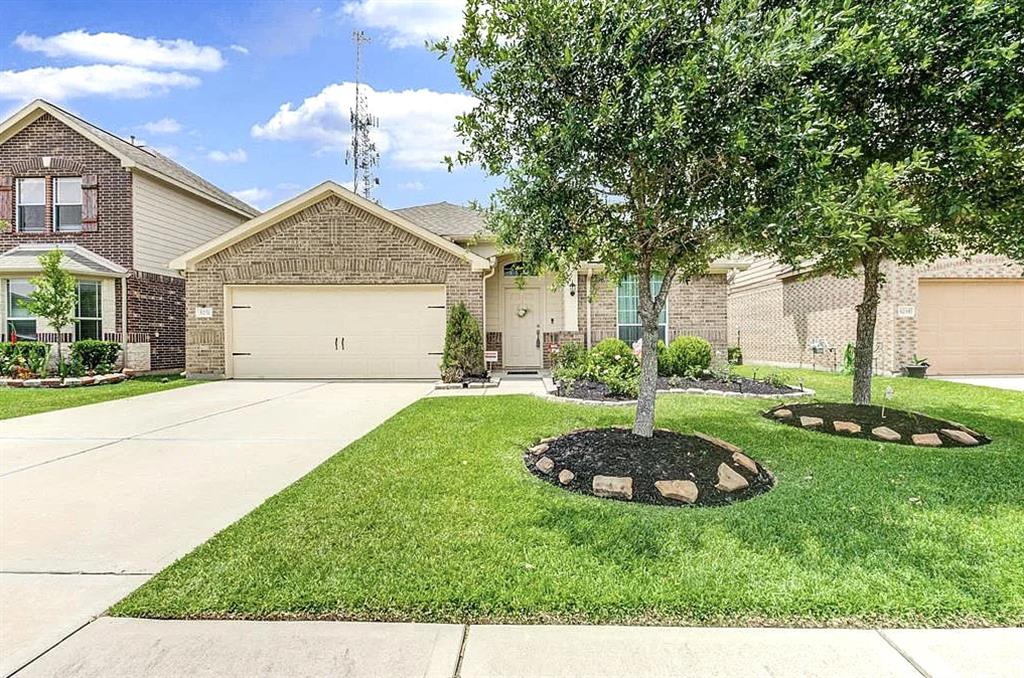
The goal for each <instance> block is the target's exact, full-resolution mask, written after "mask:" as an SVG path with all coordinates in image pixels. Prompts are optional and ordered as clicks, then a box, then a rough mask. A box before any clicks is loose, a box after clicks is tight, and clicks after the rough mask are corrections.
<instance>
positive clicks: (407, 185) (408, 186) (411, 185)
mask: <svg viewBox="0 0 1024 678" xmlns="http://www.w3.org/2000/svg"><path fill="white" fill-rule="evenodd" d="M398 187H399V188H401V189H403V190H406V191H422V190H423V189H424V186H423V182H422V181H406V182H404V183H401V184H398Z"/></svg>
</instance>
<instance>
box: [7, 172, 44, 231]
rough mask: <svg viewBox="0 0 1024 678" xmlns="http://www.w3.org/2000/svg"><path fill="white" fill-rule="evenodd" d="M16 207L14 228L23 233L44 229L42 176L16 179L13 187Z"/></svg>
mask: <svg viewBox="0 0 1024 678" xmlns="http://www.w3.org/2000/svg"><path fill="white" fill-rule="evenodd" d="M15 196H16V197H17V200H18V207H17V209H16V210H15V214H14V222H15V224H14V225H15V228H16V229H17V230H19V231H22V232H25V233H40V232H42V231H45V230H46V180H45V179H42V178H32V179H18V183H17V186H16V189H15Z"/></svg>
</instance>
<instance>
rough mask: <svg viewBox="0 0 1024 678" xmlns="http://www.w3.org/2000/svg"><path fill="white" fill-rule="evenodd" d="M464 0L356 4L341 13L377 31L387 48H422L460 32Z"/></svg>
mask: <svg viewBox="0 0 1024 678" xmlns="http://www.w3.org/2000/svg"><path fill="white" fill-rule="evenodd" d="M464 6H465V2H464V1H463V0H358V1H357V2H348V3H345V6H344V7H343V11H344V12H345V13H346V14H348V15H350V16H352V17H353V18H354V19H355V20H356V21H357V22H358V23H359V24H360V25H362V26H366V27H368V28H379V29H381V30H383V31H384V33H385V34H386V35H387V36H388V45H389V46H390V47H410V46H422V45H423V44H424V42H426V41H428V40H438V39H440V38H443V37H445V36H452V37H455V36H456V35H458V34H459V33H460V32H461V31H462V9H463V7H464Z"/></svg>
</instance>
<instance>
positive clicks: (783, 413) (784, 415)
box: [772, 408, 793, 419]
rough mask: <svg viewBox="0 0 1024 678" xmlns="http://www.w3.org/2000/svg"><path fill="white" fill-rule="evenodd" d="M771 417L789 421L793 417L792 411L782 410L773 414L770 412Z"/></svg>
mask: <svg viewBox="0 0 1024 678" xmlns="http://www.w3.org/2000/svg"><path fill="white" fill-rule="evenodd" d="M772 416H773V417H775V418H776V419H789V418H790V417H792V416H793V411H792V410H787V409H785V408H783V409H781V410H775V411H774V412H772Z"/></svg>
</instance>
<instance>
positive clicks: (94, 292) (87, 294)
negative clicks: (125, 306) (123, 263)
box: [75, 280, 103, 339]
mask: <svg viewBox="0 0 1024 678" xmlns="http://www.w3.org/2000/svg"><path fill="white" fill-rule="evenodd" d="M102 308H103V305H102V299H101V294H100V282H99V281H98V280H79V281H78V303H77V304H75V339H102V338H103V318H102V314H103V311H102Z"/></svg>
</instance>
